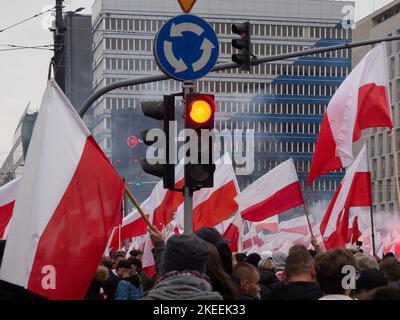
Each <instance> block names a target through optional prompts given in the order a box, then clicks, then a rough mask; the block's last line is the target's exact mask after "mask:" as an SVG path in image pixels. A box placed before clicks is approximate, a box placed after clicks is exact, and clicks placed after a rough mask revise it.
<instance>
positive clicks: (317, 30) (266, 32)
mask: <svg viewBox="0 0 400 320" xmlns="http://www.w3.org/2000/svg"><path fill="white" fill-rule="evenodd" d="M104 21H105V22H104V27H105V29H106V30H119V31H142V32H158V30H159V29H160V28H161V27H162V25H163V24H164V23H165V20H161V19H158V20H155V19H141V18H136V17H135V18H132V19H127V18H104ZM210 25H211V27H212V28H213V29H214V30H215V32H216V33H217V34H219V35H231V34H232V31H231V28H232V24H231V23H223V22H210ZM251 34H252V35H253V36H255V37H258V36H260V37H278V38H281V37H285V38H286V37H288V38H312V39H315V38H316V39H320V38H340V39H351V29H346V30H345V29H339V28H336V27H327V26H324V27H322V26H294V25H271V24H258V23H252V24H251Z"/></svg>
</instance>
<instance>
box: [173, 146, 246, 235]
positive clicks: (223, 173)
mask: <svg viewBox="0 0 400 320" xmlns="http://www.w3.org/2000/svg"><path fill="white" fill-rule="evenodd" d="M215 165H216V168H215V172H214V187H212V188H203V189H200V190H198V191H195V192H194V194H193V231H196V230H198V229H200V228H202V227H214V226H216V225H218V224H220V223H221V222H223V221H224V220H226V219H228V218H229V217H230V216H232V215H233V214H234V213H235V212H236V211H237V210H238V206H237V203H236V202H235V197H236V196H237V195H238V193H239V187H238V184H237V181H236V176H235V172H234V169H233V166H232V161H231V158H230V157H229V154H228V153H225V154H224V155H223V156H222V157H221V158H220V159H218V160H217V161H216V162H215ZM183 218H184V206H183V203H182V205H181V206H180V207H179V208H178V210H177V225H178V226H179V227H180V228H181V229H184V223H183Z"/></svg>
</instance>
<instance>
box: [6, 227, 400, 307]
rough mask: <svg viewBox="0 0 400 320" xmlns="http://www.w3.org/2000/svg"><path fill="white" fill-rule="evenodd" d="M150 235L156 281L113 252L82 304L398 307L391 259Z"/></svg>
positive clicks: (213, 235)
mask: <svg viewBox="0 0 400 320" xmlns="http://www.w3.org/2000/svg"><path fill="white" fill-rule="evenodd" d="M149 232H150V235H151V238H152V241H153V243H154V248H153V251H152V252H153V256H154V261H155V269H156V273H155V274H154V275H153V276H152V277H148V276H147V274H146V273H145V272H144V271H143V266H142V258H143V254H142V252H141V251H139V250H132V251H130V252H129V257H128V258H127V259H126V257H127V255H126V254H125V252H123V251H117V252H114V253H112V255H111V257H104V258H102V260H101V263H100V265H99V267H98V269H97V271H96V273H95V275H94V277H93V280H92V282H91V284H90V286H89V289H88V291H87V293H86V297H85V299H87V300H318V299H319V300H400V262H399V261H398V260H397V259H396V258H395V256H394V255H393V254H390V253H389V254H387V255H385V256H384V257H383V258H382V259H378V258H376V257H373V256H371V255H369V254H367V253H364V252H362V249H352V250H349V249H339V248H338V249H333V250H328V251H323V250H321V248H320V247H319V246H318V244H317V241H315V239H312V244H313V246H314V250H310V249H307V248H306V247H304V246H303V245H294V246H293V247H291V248H290V250H289V252H288V254H285V253H284V252H270V251H264V252H262V253H261V254H260V255H259V254H257V253H250V254H246V253H235V254H233V253H232V252H231V250H230V249H229V241H228V240H226V239H224V238H223V237H222V236H221V234H220V233H219V232H218V231H217V230H216V229H215V228H208V227H206V228H202V229H200V230H198V231H196V232H195V233H192V234H181V235H176V234H174V235H172V236H170V237H169V238H168V239H167V240H165V239H164V238H163V234H162V233H161V232H158V231H157V230H156V229H155V228H154V230H153V229H149ZM0 249H1V247H0ZM0 266H1V265H0ZM353 271H354V272H353ZM10 292H12V295H10ZM7 294H8V298H10V297H14V298H17V297H18V298H32V297H34V295H33V294H31V293H29V292H26V291H15V288H14V289H13V290H10V284H6V283H4V282H0V298H1V297H7Z"/></svg>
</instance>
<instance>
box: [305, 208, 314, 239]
mask: <svg viewBox="0 0 400 320" xmlns="http://www.w3.org/2000/svg"><path fill="white" fill-rule="evenodd" d="M303 208H304V213H305V215H306V218H307V223H308V228H309V229H310V233H311V237H313V238H314V233H313V231H312V227H311V222H310V217H309V213H308V208H307V205H306V202H305V201H304V204H303Z"/></svg>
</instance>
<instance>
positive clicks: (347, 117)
mask: <svg viewBox="0 0 400 320" xmlns="http://www.w3.org/2000/svg"><path fill="white" fill-rule="evenodd" d="M371 127H389V128H393V122H392V116H391V109H390V100H389V80H388V71H387V57H386V46H385V43H381V44H379V45H377V46H376V47H375V48H373V49H372V50H371V51H370V52H369V53H368V54H367V55H366V56H365V57H364V59H363V60H361V62H360V63H359V64H358V65H357V66H356V67H355V68H354V70H353V71H352V72H351V73H350V74H349V76H348V77H347V78H346V79H345V80H344V81H343V83H342V84H341V86H340V87H339V88H338V90H337V91H336V93H335V95H334V96H333V97H332V99H331V101H330V102H329V105H328V108H327V110H326V112H325V116H324V119H323V121H322V125H321V130H320V133H319V136H318V140H317V143H316V146H315V152H314V156H313V160H312V163H311V169H310V174H309V176H308V183H309V184H311V183H312V181H313V180H315V179H316V178H317V177H318V176H320V175H323V174H325V173H328V172H330V171H333V170H336V169H339V168H343V167H348V166H350V165H351V163H352V162H353V160H354V156H353V142H354V141H357V140H359V139H360V137H361V130H363V129H366V128H371Z"/></svg>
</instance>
